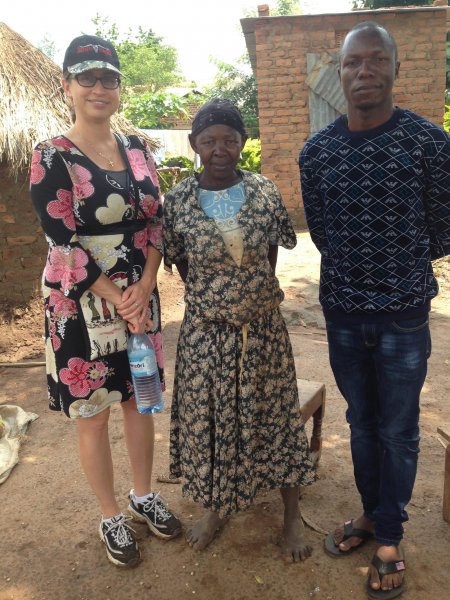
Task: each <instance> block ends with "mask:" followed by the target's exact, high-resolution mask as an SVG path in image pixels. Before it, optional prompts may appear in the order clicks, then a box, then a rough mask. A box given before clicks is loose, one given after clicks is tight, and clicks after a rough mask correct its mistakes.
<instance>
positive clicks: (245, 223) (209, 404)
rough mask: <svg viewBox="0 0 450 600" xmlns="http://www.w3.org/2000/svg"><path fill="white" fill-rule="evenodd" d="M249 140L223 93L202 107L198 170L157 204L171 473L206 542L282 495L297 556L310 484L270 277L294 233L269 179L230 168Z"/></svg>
mask: <svg viewBox="0 0 450 600" xmlns="http://www.w3.org/2000/svg"><path fill="white" fill-rule="evenodd" d="M246 139H247V134H246V131H245V127H244V123H243V120H242V116H241V114H240V112H239V111H238V109H237V108H236V107H235V106H234V105H232V104H231V103H229V102H228V101H226V100H220V99H217V100H212V101H211V102H208V103H207V104H205V105H204V106H203V107H202V108H201V109H200V110H199V112H198V113H197V115H196V117H195V119H194V122H193V124H192V133H191V135H190V143H191V146H192V148H193V149H194V150H195V152H196V153H198V154H199V155H200V158H201V161H202V164H203V170H202V171H201V173H199V174H195V175H193V176H191V177H189V178H188V179H186V180H184V181H182V182H181V183H180V184H178V185H177V186H176V187H175V188H173V189H172V190H171V191H170V192H169V193H168V194H166V198H165V202H164V242H165V253H164V256H165V265H166V268H168V269H171V268H172V265H173V264H175V265H176V267H177V269H178V271H179V273H180V275H181V277H182V279H183V281H184V283H185V304H186V311H185V315H184V320H183V323H182V327H181V332H180V337H179V342H178V351H177V359H176V368H175V383H174V393H173V401H172V421H171V474H172V476H174V477H180V476H182V477H183V478H184V485H183V493H184V494H185V495H186V496H189V497H191V498H192V499H193V500H195V501H197V502H199V503H200V504H202V505H203V507H204V508H205V509H206V510H205V514H204V515H203V516H202V518H201V519H200V520H199V521H198V522H196V523H195V524H194V525H193V527H192V528H191V529H189V530H188V532H187V540H188V543H189V544H190V545H191V546H192V547H193V548H195V549H199V550H201V549H203V548H205V547H206V546H207V545H208V544H209V543H210V542H211V541H212V539H213V538H214V535H215V533H216V531H218V530H219V529H220V528H221V527H222V526H223V524H224V523H225V522H226V520H227V519H228V517H229V516H230V515H231V514H233V513H235V512H238V511H241V510H244V509H246V508H247V507H248V506H249V505H250V504H251V503H252V501H253V499H254V498H255V496H256V494H257V492H258V491H259V490H261V489H274V488H279V489H280V490H281V496H282V499H283V502H284V527H283V533H282V536H281V538H280V544H281V547H282V550H283V552H284V553H285V554H287V555H289V556H291V557H292V559H293V560H294V561H298V560H303V559H305V558H307V557H308V556H309V555H310V554H311V548H310V547H309V546H308V545H307V544H306V543H305V542H304V541H303V539H302V536H301V527H302V525H301V517H300V511H299V503H298V498H299V487H300V486H301V485H306V484H308V483H310V482H311V480H312V472H311V463H310V462H309V458H308V445H307V440H306V437H305V433H304V430H303V426H302V424H301V420H300V412H299V403H298V394H297V383H296V375H295V366H294V360H293V355H292V350H291V345H290V341H289V337H288V333H287V330H286V325H285V323H284V320H283V318H282V316H281V313H280V309H279V305H280V303H281V301H282V300H283V292H282V291H281V289H280V287H279V283H278V280H277V278H276V277H275V265H276V258H277V249H278V245H282V246H284V247H286V248H293V247H294V246H295V244H296V236H295V232H294V230H293V227H292V224H291V221H290V219H289V216H288V214H287V212H286V209H285V207H284V205H283V202H282V199H281V196H280V194H279V192H278V190H277V188H276V186H275V185H274V184H273V183H272V182H271V181H269V180H268V179H266V178H265V177H263V176H261V175H255V174H253V173H249V172H246V171H241V170H239V169H238V168H237V167H236V165H237V162H238V160H239V157H240V153H241V150H242V149H243V147H244V145H245V142H246Z"/></svg>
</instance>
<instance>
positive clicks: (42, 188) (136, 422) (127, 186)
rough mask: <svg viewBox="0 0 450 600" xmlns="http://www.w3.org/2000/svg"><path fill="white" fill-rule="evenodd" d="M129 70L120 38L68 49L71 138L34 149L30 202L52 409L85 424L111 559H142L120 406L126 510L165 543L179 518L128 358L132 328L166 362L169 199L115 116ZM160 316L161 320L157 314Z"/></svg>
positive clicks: (137, 142) (91, 478) (82, 41)
mask: <svg viewBox="0 0 450 600" xmlns="http://www.w3.org/2000/svg"><path fill="white" fill-rule="evenodd" d="M120 75H121V73H120V65H119V59H118V56H117V53H116V51H115V49H114V47H113V46H112V44H111V43H110V42H108V41H107V40H103V39H101V38H99V37H96V36H90V35H82V36H79V37H77V38H75V39H74V40H73V41H72V42H71V43H70V45H69V46H68V48H67V51H66V54H65V57H64V64H63V81H62V86H63V89H64V93H65V96H66V99H67V101H68V103H69V105H70V108H71V110H72V113H73V121H74V122H73V125H72V127H71V128H70V129H69V130H68V131H66V132H65V133H64V134H63V135H59V136H57V137H54V138H53V139H51V140H47V141H44V142H41V143H40V144H38V146H37V147H36V149H35V151H34V153H33V161H32V168H31V178H30V180H31V197H32V200H33V204H34V207H35V209H36V212H37V214H38V216H39V219H40V221H41V224H42V228H43V229H44V232H45V235H46V238H47V241H48V245H49V248H48V255H47V263H46V266H45V270H44V280H43V284H44V285H43V295H44V300H45V315H46V351H47V373H48V376H47V381H48V395H49V400H50V408H51V409H52V410H56V411H63V412H64V413H65V414H66V415H67V416H68V417H70V418H71V419H74V420H75V422H76V424H77V430H78V439H79V452H80V460H81V464H82V466H83V469H84V471H85V473H86V477H87V480H88V482H89V484H90V486H91V488H92V490H93V492H94V493H95V495H96V497H97V500H98V503H99V506H100V510H101V513H102V518H101V521H100V524H99V534H100V538H101V539H102V541H103V542H104V544H105V547H106V552H107V556H108V558H109V560H110V561H111V562H112V563H114V564H115V565H117V566H120V567H132V566H134V565H136V564H137V563H138V562H139V560H140V550H139V548H138V545H137V542H136V539H135V535H134V533H133V530H132V528H131V527H130V526H129V524H128V520H129V518H130V517H125V516H124V514H123V513H122V512H121V510H120V507H119V503H118V501H117V498H116V495H115V491H114V477H113V463H112V457H111V446H110V442H109V435H108V421H109V415H110V407H111V406H112V405H113V404H114V403H120V406H121V408H122V411H121V412H122V415H123V426H124V434H125V441H126V445H127V449H128V454H129V458H130V463H131V468H132V474H133V480H134V488H133V489H132V490H131V492H130V494H129V505H128V509H129V511H130V512H131V514H132V515H133V517H134V518H136V519H138V520H140V521H145V522H147V524H148V526H149V529H150V531H151V532H152V533H153V534H155V535H157V536H158V537H161V538H170V537H174V536H175V535H177V534H178V533H180V532H181V524H180V522H179V521H178V519H177V518H176V517H174V516H173V515H171V513H170V512H169V511H168V509H167V507H166V506H165V504H164V503H163V502H162V499H161V498H160V496H159V495H158V494H156V493H154V492H152V488H151V476H152V463H153V445H154V433H153V416H152V415H148V414H147V415H143V414H140V413H138V411H137V409H136V402H135V399H134V390H133V385H132V381H131V373H130V367H129V364H128V358H127V353H126V341H127V328H129V329H130V330H131V331H133V332H137V331H143V330H144V327H145V325H147V331H148V333H149V334H151V336H152V338H153V342H154V345H155V346H156V349H157V359H158V365H159V367H160V375H161V380H162V381H164V379H163V375H164V372H163V361H162V359H163V357H162V346H161V327H160V318H159V314H160V312H159V299H158V291H157V288H156V273H157V271H158V267H159V264H160V262H161V257H162V206H161V198H160V195H159V190H158V187H157V181H158V180H157V177H156V171H155V168H154V163H153V159H152V157H151V154H150V150H149V148H148V146H147V145H146V144H145V143H144V142H143V140H141V139H140V138H138V137H136V136H130V137H126V136H120V135H117V134H115V133H114V132H113V131H112V130H111V123H110V119H111V117H112V115H113V114H114V113H115V112H116V111H117V109H118V107H119V101H120ZM149 319H151V321H150V320H149Z"/></svg>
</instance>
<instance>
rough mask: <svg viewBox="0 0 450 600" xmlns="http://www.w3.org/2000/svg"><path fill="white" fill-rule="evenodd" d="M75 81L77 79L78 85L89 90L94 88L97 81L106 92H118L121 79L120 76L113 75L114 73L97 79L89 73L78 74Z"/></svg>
mask: <svg viewBox="0 0 450 600" xmlns="http://www.w3.org/2000/svg"><path fill="white" fill-rule="evenodd" d="M74 79H76V81H77V83H78V85H81V87H87V88H91V87H94V86H95V85H96V83H97V81H100V83H101V84H102V86H103V87H104V88H105V89H106V90H116V89H117V88H118V87H119V85H120V77H119V76H118V75H113V74H112V73H111V74H109V73H107V74H106V75H102V76H101V77H96V76H95V75H93V74H92V73H89V72H86V73H78V74H77V75H74Z"/></svg>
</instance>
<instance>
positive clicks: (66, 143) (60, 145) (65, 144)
mask: <svg viewBox="0 0 450 600" xmlns="http://www.w3.org/2000/svg"><path fill="white" fill-rule="evenodd" d="M52 144H53V146H54V147H55V148H56V149H57V150H69V151H71V150H73V148H74V145H73V143H72V142H71V141H70V140H68V139H67V138H65V137H63V136H61V137H57V138H53V139H52Z"/></svg>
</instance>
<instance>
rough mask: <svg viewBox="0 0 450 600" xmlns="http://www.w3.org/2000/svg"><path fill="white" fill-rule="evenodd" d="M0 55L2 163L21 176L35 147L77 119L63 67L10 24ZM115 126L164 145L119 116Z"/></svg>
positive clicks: (0, 37)
mask: <svg viewBox="0 0 450 600" xmlns="http://www.w3.org/2000/svg"><path fill="white" fill-rule="evenodd" d="M0 56H1V60H0V160H1V161H2V162H6V163H7V164H8V166H9V169H10V171H11V173H12V174H17V172H18V171H19V170H20V169H22V168H27V167H28V166H29V164H30V158H31V150H32V148H33V147H34V146H35V145H36V144H37V143H38V142H39V141H41V140H45V139H48V138H50V137H52V136H54V135H57V134H60V133H62V132H63V131H66V130H67V129H69V127H70V126H71V119H70V114H69V110H68V108H67V105H66V103H65V101H64V95H63V92H62V89H61V76H62V71H61V69H60V67H58V66H57V65H56V64H55V63H54V62H53V61H52V60H51V59H50V58H48V57H47V56H46V55H45V54H44V53H43V52H41V51H40V50H38V49H37V48H35V47H34V46H32V45H31V44H30V43H29V42H28V41H27V40H26V39H25V38H23V37H22V36H21V35H19V34H18V33H16V32H15V31H13V30H12V29H10V28H9V27H8V26H7V25H5V24H4V23H0ZM112 123H113V128H114V129H115V130H116V131H120V132H122V133H125V134H139V135H141V136H142V137H144V138H145V139H146V140H147V141H148V143H149V144H150V145H151V146H152V147H155V146H157V145H158V143H157V142H155V140H152V139H151V138H149V137H148V136H147V135H145V134H144V133H143V132H141V131H140V130H138V129H136V128H135V127H133V125H132V124H131V123H130V122H129V121H128V120H127V119H125V118H123V117H121V116H119V115H116V116H114V117H113V119H112Z"/></svg>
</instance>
